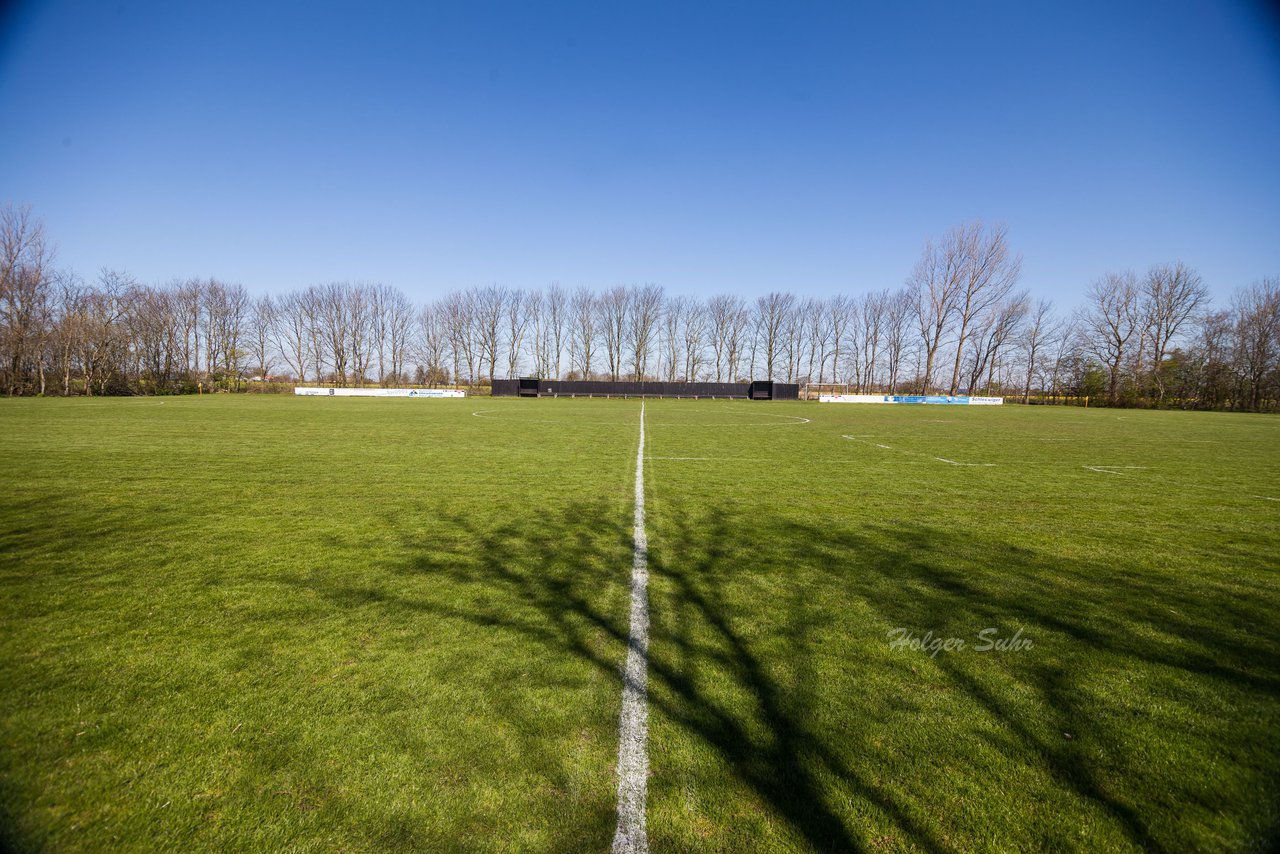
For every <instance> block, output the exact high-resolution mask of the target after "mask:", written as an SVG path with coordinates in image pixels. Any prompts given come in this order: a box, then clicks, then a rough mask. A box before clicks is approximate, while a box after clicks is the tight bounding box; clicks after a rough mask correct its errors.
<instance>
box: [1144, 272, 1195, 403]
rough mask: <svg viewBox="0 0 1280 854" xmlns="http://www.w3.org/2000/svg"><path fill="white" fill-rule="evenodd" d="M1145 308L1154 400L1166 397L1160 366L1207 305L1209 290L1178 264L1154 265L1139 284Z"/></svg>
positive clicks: (1193, 273) (1161, 399)
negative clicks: (1192, 321)
mask: <svg viewBox="0 0 1280 854" xmlns="http://www.w3.org/2000/svg"><path fill="white" fill-rule="evenodd" d="M1142 300H1143V307H1144V309H1145V315H1146V316H1145V320H1146V326H1145V329H1144V332H1145V334H1146V336H1147V338H1149V340H1150V341H1151V376H1152V378H1153V380H1154V381H1155V384H1156V394H1157V400H1158V401H1163V400H1164V395H1165V387H1164V382H1163V379H1162V375H1161V370H1160V368H1161V366H1162V365H1163V364H1164V360H1165V356H1166V355H1167V354H1168V351H1169V345H1170V342H1171V341H1173V340H1174V338H1175V336H1177V334H1178V332H1179V331H1180V330H1181V329H1182V328H1183V327H1184V325H1185V324H1186V322H1187V321H1188V320H1190V319H1191V318H1192V317H1194V316H1195V314H1196V313H1197V312H1198V311H1200V309H1201V308H1202V307H1203V306H1205V305H1207V304H1208V303H1209V289H1208V288H1206V287H1205V285H1204V282H1203V281H1202V280H1201V279H1200V276H1199V274H1197V273H1196V272H1195V271H1194V270H1192V269H1190V268H1188V267H1187V266H1186V265H1185V264H1183V263H1182V262H1181V261H1176V262H1174V263H1172V264H1157V265H1155V266H1154V267H1152V268H1151V270H1150V271H1149V272H1148V273H1147V277H1146V278H1145V279H1144V280H1143V281H1142Z"/></svg>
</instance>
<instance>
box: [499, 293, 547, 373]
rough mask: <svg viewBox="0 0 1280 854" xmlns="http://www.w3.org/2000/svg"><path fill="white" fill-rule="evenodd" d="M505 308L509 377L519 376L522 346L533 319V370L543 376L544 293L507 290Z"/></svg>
mask: <svg viewBox="0 0 1280 854" xmlns="http://www.w3.org/2000/svg"><path fill="white" fill-rule="evenodd" d="M504 309H505V312H506V318H507V379H514V378H515V377H517V376H519V369H520V354H521V348H522V347H523V346H524V336H525V331H526V330H527V329H528V328H529V322H530V321H531V320H532V321H533V323H534V326H535V331H534V340H533V349H534V368H533V370H534V375H535V376H542V374H543V364H542V360H541V358H540V357H541V350H540V349H539V348H538V343H539V342H538V338H539V337H540V333H541V332H542V294H540V293H538V292H537V291H534V292H533V293H528V294H526V293H525V292H524V291H522V290H515V291H507V292H506V305H505V306H504Z"/></svg>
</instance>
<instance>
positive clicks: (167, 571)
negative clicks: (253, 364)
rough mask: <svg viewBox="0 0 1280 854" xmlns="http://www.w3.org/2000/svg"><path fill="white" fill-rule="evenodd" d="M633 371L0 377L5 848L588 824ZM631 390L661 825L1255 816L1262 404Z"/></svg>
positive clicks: (1112, 828)
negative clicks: (953, 642) (476, 380)
mask: <svg viewBox="0 0 1280 854" xmlns="http://www.w3.org/2000/svg"><path fill="white" fill-rule="evenodd" d="M639 408H640V407H639V403H638V402H637V401H603V400H591V401H584V400H577V401H571V400H536V401H530V400H511V399H495V400H490V399H469V400H395V399H392V400H378V399H358V398H357V399H324V398H314V399H313V398H307V399H300V398H291V397H274V396H265V397H250V396H237V397H230V396H225V397H204V398H168V399H164V400H158V399H154V398H152V399H79V400H6V401H0V483H3V490H2V491H0V585H3V587H2V589H3V599H2V600H0V602H2V605H0V626H2V629H0V686H3V689H2V691H0V848H3V847H10V848H13V849H16V850H56V851H77V850H97V851H101V850H110V851H143V850H157V849H164V850H220V851H221V850H238V851H258V850H263V851H265V850H279V849H287V850H296V851H335V850H348V851H357V850H387V851H401V850H406V849H419V850H432V851H444V850H494V849H497V850H521V851H526V850H532V851H592V850H595V851H601V850H606V849H607V848H608V846H609V843H610V840H611V838H612V834H613V826H614V821H615V796H616V780H615V778H614V761H615V759H616V753H617V738H618V729H617V727H618V711H619V706H620V679H619V667H620V665H621V663H622V660H623V658H624V656H625V652H626V638H627V632H628V624H627V614H628V612H627V608H628V602H627V597H628V589H629V588H628V585H629V577H630V570H631V551H632V542H631V523H632V489H633V483H634V474H635V472H634V465H635V453H636V446H637V441H638V438H639V437H638V416H639ZM477 411H479V414H478V415H477V414H473V413H476V412H477ZM804 419H808V420H807V421H806V420H804ZM646 425H647V430H646V450H647V454H648V460H647V463H646V481H647V492H646V496H647V498H646V501H647V504H648V508H647V510H648V517H649V518H648V536H649V547H650V562H651V564H650V571H651V580H650V588H649V594H650V609H651V619H652V635H651V642H650V643H651V646H650V664H649V702H650V735H649V764H650V771H651V777H650V780H649V797H648V810H647V816H648V825H649V836H650V843H651V847H652V849H653V850H654V851H689V850H717V851H735V852H736V851H744V850H777V851H784V850H859V849H864V850H872V851H881V850H885V851H897V850H902V851H906V850H924V851H988V850H1005V851H1015V850H1043V849H1055V850H1080V851H1102V850H1108V851H1109V850H1126V849H1144V848H1145V849H1150V850H1168V851H1189V850H1205V851H1248V850H1265V849H1268V848H1270V847H1271V846H1272V845H1273V844H1275V840H1276V838H1275V836H1274V835H1273V834H1274V833H1275V832H1276V829H1277V826H1278V824H1280V808H1278V807H1277V805H1278V804H1280V574H1278V573H1280V419H1276V418H1274V417H1265V416H1250V415H1230V414H1208V413H1163V412H1145V411H1119V410H1082V409H1054V408H1024V407H1012V406H1009V407H1001V408H982V407H972V408H970V407H909V406H902V407H889V406H885V407H876V406H865V405H863V406H859V405H818V404H806V403H791V404H787V403H754V404H753V403H747V402H690V401H650V402H648V403H647V404H646ZM895 630H904V631H905V632H906V633H907V634H908V635H910V636H914V637H924V636H926V634H928V635H929V638H930V639H935V638H937V639H945V638H952V637H954V638H960V639H962V640H964V641H965V642H966V645H965V647H964V648H961V649H955V648H953V649H951V650H950V651H939V652H937V654H936V655H935V654H931V652H930V651H929V650H927V649H926V650H912V649H904V648H895V647H894V646H893V645H892V644H891V634H892V633H894V631H895ZM984 630H989V631H988V634H987V635H986V637H991V636H992V635H994V636H995V637H999V638H1003V639H1009V638H1012V637H1013V636H1014V635H1015V634H1016V633H1018V632H1020V633H1021V634H1020V639H1022V640H1030V641H1031V643H1032V645H1031V647H1030V648H1022V649H1017V650H1013V649H1005V650H999V649H991V650H979V649H978V647H979V646H980V645H981V640H980V637H979V632H982V631H984Z"/></svg>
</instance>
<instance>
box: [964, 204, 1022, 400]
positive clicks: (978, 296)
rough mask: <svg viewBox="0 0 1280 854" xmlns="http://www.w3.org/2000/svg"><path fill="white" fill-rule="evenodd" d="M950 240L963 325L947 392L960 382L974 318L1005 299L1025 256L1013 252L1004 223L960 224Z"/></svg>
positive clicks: (987, 313) (1011, 288) (983, 315)
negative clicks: (957, 263)
mask: <svg viewBox="0 0 1280 854" xmlns="http://www.w3.org/2000/svg"><path fill="white" fill-rule="evenodd" d="M947 243H948V245H950V246H951V247H952V251H955V252H956V253H958V255H959V258H960V282H961V288H960V293H959V295H958V296H957V299H956V306H957V314H958V318H959V324H960V326H959V329H958V330H957V333H956V359H955V366H954V368H953V370H952V372H951V387H950V390H949V391H948V392H947V393H948V394H955V393H956V391H957V389H958V387H959V385H960V364H961V360H962V359H963V357H964V348H965V344H967V343H968V340H969V338H968V335H969V328H970V326H971V325H972V324H973V322H974V320H975V319H980V318H984V317H986V316H987V315H989V314H990V313H992V312H993V311H995V310H996V306H998V305H999V304H1000V303H1002V302H1004V301H1005V298H1006V297H1007V296H1008V295H1009V292H1010V291H1011V290H1013V286H1014V285H1015V284H1016V283H1017V281H1018V276H1019V274H1020V273H1021V272H1022V258H1021V256H1017V255H1012V254H1010V252H1009V244H1008V230H1007V229H1006V228H1005V227H1004V226H1002V225H998V226H993V227H991V228H990V229H988V228H985V227H984V226H983V224H982V223H981V222H973V223H969V224H967V225H962V226H958V227H957V228H955V229H954V230H952V232H951V234H950V235H948V238H947Z"/></svg>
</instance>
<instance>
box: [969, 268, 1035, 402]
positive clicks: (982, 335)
mask: <svg viewBox="0 0 1280 854" xmlns="http://www.w3.org/2000/svg"><path fill="white" fill-rule="evenodd" d="M1029 304H1030V301H1029V298H1028V296H1027V293H1026V291H1023V292H1022V293H1019V294H1014V295H1013V296H1011V297H1008V298H1007V299H1005V301H1004V302H1002V303H1001V304H1000V305H998V306H994V307H993V308H992V309H991V310H990V311H988V312H987V314H986V315H985V316H984V317H983V318H982V319H981V320H980V322H979V324H978V328H976V329H975V334H974V336H973V344H974V347H973V353H972V356H971V357H970V359H969V365H970V369H969V376H968V390H969V393H970V394H973V393H974V391H975V390H976V389H977V388H978V386H979V384H980V383H982V377H983V375H984V374H985V375H986V389H987V391H990V390H991V386H992V383H993V381H994V378H995V373H996V369H997V367H998V366H999V365H1000V356H1001V354H1002V353H1003V352H1004V350H1005V348H1006V346H1007V345H1008V344H1009V343H1010V341H1012V340H1013V339H1014V337H1015V336H1016V334H1017V332H1018V330H1019V329H1020V328H1021V326H1022V323H1023V321H1024V320H1025V319H1026V316H1027V311H1028V307H1029Z"/></svg>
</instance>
